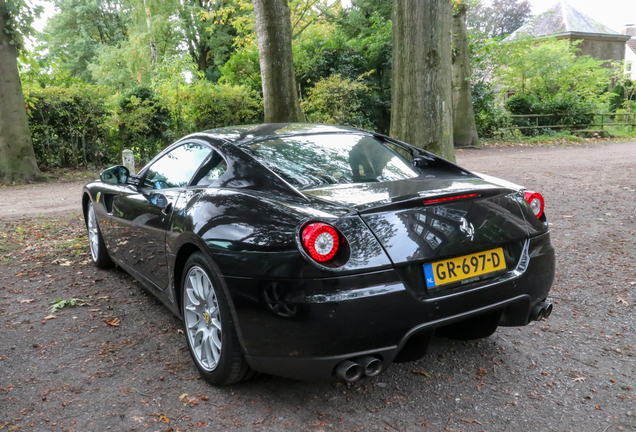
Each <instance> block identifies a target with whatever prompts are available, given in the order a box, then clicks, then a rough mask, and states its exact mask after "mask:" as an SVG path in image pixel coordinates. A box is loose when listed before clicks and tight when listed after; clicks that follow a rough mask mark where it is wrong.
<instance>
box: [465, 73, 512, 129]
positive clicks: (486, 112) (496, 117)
mask: <svg viewBox="0 0 636 432" xmlns="http://www.w3.org/2000/svg"><path fill="white" fill-rule="evenodd" d="M472 98H473V112H474V113H475V124H476V126H477V134H478V135H479V136H480V137H481V138H492V137H494V136H496V135H499V134H500V129H501V128H503V127H506V125H507V124H508V123H509V121H510V119H509V117H508V115H507V113H506V111H504V110H503V109H502V108H500V107H499V105H498V104H497V101H496V100H495V91H494V90H493V89H492V88H491V87H490V86H489V85H488V84H485V83H475V84H473V86H472Z"/></svg>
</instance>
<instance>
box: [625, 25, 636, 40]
mask: <svg viewBox="0 0 636 432" xmlns="http://www.w3.org/2000/svg"><path fill="white" fill-rule="evenodd" d="M621 34H624V35H626V36H631V37H634V36H636V24H625V27H623V30H621Z"/></svg>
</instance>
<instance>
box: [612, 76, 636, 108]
mask: <svg viewBox="0 0 636 432" xmlns="http://www.w3.org/2000/svg"><path fill="white" fill-rule="evenodd" d="M630 102H636V82H632V81H630V80H629V79H620V80H616V83H615V85H614V88H613V89H612V92H611V94H610V101H609V104H610V112H616V111H617V110H618V109H623V108H626V109H629V108H630V107H631V106H630V105H631V104H630Z"/></svg>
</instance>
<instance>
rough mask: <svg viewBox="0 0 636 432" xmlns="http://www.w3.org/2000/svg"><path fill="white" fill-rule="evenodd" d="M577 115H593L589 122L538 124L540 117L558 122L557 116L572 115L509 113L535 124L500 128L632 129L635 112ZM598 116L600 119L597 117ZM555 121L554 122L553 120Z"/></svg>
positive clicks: (584, 114) (635, 123) (575, 130)
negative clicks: (628, 127)
mask: <svg viewBox="0 0 636 432" xmlns="http://www.w3.org/2000/svg"><path fill="white" fill-rule="evenodd" d="M577 115H578V116H593V120H592V122H590V123H569V124H567V123H566V124H559V123H557V124H547V125H540V124H539V119H540V118H555V120H556V121H557V122H558V119H559V118H563V117H572V114H518V115H511V116H510V118H511V119H513V121H514V119H522V118H525V119H528V120H529V122H530V121H532V119H534V121H535V125H532V126H529V125H519V126H512V125H511V126H510V127H505V128H501V129H502V130H512V129H563V128H567V129H571V130H572V132H601V131H603V130H604V128H605V126H630V128H631V130H634V127H636V113H634V112H631V113H582V114H577ZM599 117H600V121H597V119H598V118H599ZM605 119H608V120H609V122H606V121H605ZM617 120H621V121H617ZM555 123H556V122H555ZM593 127H599V128H600V129H598V130H594V129H590V128H593Z"/></svg>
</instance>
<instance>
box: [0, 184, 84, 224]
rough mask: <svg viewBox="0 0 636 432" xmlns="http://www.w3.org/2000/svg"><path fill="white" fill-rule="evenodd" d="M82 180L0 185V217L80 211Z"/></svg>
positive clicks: (9, 217)
mask: <svg viewBox="0 0 636 432" xmlns="http://www.w3.org/2000/svg"><path fill="white" fill-rule="evenodd" d="M86 183H88V181H86V180H82V181H73V182H65V183H58V182H55V183H38V184H30V185H23V186H11V187H2V188H0V220H7V219H16V218H19V217H22V216H39V215H46V216H60V215H65V214H69V213H77V214H80V212H81V209H82V205H81V201H80V199H81V196H82V195H81V192H82V188H83V187H84V185H85V184H86Z"/></svg>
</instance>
